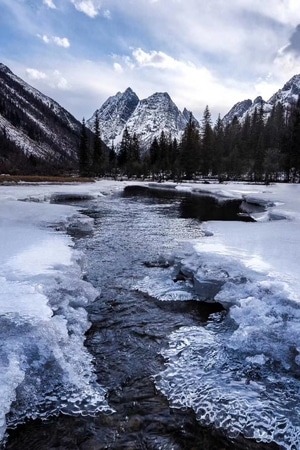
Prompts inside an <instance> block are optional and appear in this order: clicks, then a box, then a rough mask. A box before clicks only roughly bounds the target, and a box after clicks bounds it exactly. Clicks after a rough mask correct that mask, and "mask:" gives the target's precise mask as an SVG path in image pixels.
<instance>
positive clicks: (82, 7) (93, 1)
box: [71, 0, 102, 18]
mask: <svg viewBox="0 0 300 450" xmlns="http://www.w3.org/2000/svg"><path fill="white" fill-rule="evenodd" d="M71 2H72V3H73V5H74V6H75V8H76V9H77V11H80V12H82V13H84V14H86V15H87V16H89V17H91V18H94V17H96V16H97V15H98V14H99V11H100V9H101V4H102V2H101V0H71Z"/></svg>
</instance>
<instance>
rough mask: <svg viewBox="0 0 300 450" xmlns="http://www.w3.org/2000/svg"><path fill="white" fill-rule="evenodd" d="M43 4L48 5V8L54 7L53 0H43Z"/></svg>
mask: <svg viewBox="0 0 300 450" xmlns="http://www.w3.org/2000/svg"><path fill="white" fill-rule="evenodd" d="M43 3H44V5H46V6H48V8H51V9H56V6H55V4H54V2H53V0H43Z"/></svg>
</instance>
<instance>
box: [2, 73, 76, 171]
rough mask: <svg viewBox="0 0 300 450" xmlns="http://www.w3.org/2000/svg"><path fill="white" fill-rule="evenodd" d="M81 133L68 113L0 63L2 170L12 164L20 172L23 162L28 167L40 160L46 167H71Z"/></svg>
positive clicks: (73, 163) (74, 161)
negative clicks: (27, 163) (27, 164)
mask: <svg viewBox="0 0 300 450" xmlns="http://www.w3.org/2000/svg"><path fill="white" fill-rule="evenodd" d="M80 130H81V124H80V122H78V120H76V119H75V118H74V117H73V116H72V115H71V114H70V113H69V112H68V111H66V110H65V109H64V108H63V107H61V106H60V105H59V104H58V103H56V102H55V101H54V100H52V99H51V98H49V97H47V96H46V95H44V94H42V93H41V92H39V91H38V90H36V89H34V88H33V87H32V86H30V85H28V84H27V83H26V82H25V81H23V80H22V79H21V78H19V77H17V76H16V75H14V74H13V73H12V72H11V70H10V69H9V68H8V67H6V66H5V65H4V64H0V164H1V168H0V169H2V170H1V171H3V170H4V171H5V168H6V167H8V166H9V167H10V166H11V165H13V164H15V165H16V170H19V171H22V167H18V165H20V164H25V162H26V160H28V162H29V165H30V162H31V163H32V164H33V165H34V164H37V162H38V161H40V162H43V164H44V165H45V166H46V165H48V167H50V166H53V167H54V166H55V167H56V168H59V167H61V168H62V169H63V168H67V167H70V168H72V167H73V166H75V165H76V161H77V151H78V141H79V135H80ZM8 149H9V151H8ZM12 154H13V155H12ZM12 156H13V157H14V162H13V161H11V160H12Z"/></svg>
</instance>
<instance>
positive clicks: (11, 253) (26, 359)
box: [0, 186, 110, 440]
mask: <svg viewBox="0 0 300 450" xmlns="http://www.w3.org/2000/svg"><path fill="white" fill-rule="evenodd" d="M0 189H1V194H2V197H1V201H0V238H1V253H0V286H1V292H0V340H1V348H0V440H1V439H2V438H3V436H4V433H5V429H6V427H7V426H14V425H17V424H18V423H21V422H22V421H23V420H24V419H25V418H36V417H42V418H43V417H47V416H48V415H50V414H57V413H59V412H64V413H67V414H68V413H70V414H94V413H96V412H99V411H110V408H109V406H108V404H107V402H106V400H105V390H104V389H103V388H102V387H101V386H99V385H98V384H97V383H96V379H95V376H94V375H93V366H92V357H91V355H90V354H89V353H88V352H87V350H86V348H85V347H84V334H85V332H86V331H87V329H88V328H89V322H88V320H87V313H86V310H85V308H84V307H85V306H86V305H87V304H88V303H90V302H92V301H93V300H94V299H95V298H96V296H97V295H98V294H99V292H98V291H96V290H95V289H94V288H93V287H92V286H91V285H90V284H89V283H87V282H85V281H83V279H82V272H83V270H84V259H83V255H82V254H80V253H77V252H76V251H75V249H74V248H73V242H72V240H71V238H70V236H68V235H67V234H66V233H65V231H66V230H67V229H68V228H69V227H70V226H71V227H72V226H73V227H74V224H77V226H79V227H81V231H82V229H83V228H86V229H87V230H90V229H91V227H92V223H88V221H89V220H90V219H87V218H86V217H83V216H81V215H80V214H79V213H78V212H77V210H76V209H75V208H73V207H71V206H65V205H55V204H50V202H49V201H47V202H44V200H50V199H51V190H52V191H53V190H57V189H68V187H58V186H52V187H50V186H44V187H42V186H39V187H37V186H34V187H33V186H32V187H30V186H29V187H4V186H2V187H1V188H0ZM76 189H78V187H77V188H76V186H70V187H69V190H72V191H74V190H75V191H76ZM80 189H82V187H80ZM28 198H29V199H31V200H35V201H26V202H25V201H18V200H19V199H28ZM80 224H81V225H80Z"/></svg>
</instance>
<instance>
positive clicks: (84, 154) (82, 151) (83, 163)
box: [79, 118, 89, 176]
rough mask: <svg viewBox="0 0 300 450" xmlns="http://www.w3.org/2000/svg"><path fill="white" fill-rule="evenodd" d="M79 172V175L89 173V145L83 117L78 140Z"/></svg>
mask: <svg viewBox="0 0 300 450" xmlns="http://www.w3.org/2000/svg"><path fill="white" fill-rule="evenodd" d="M79 173H80V175H81V176H87V175H89V146H88V137H87V132H86V125H85V119H84V118H83V119H82V124H81V132H80V141H79Z"/></svg>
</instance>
